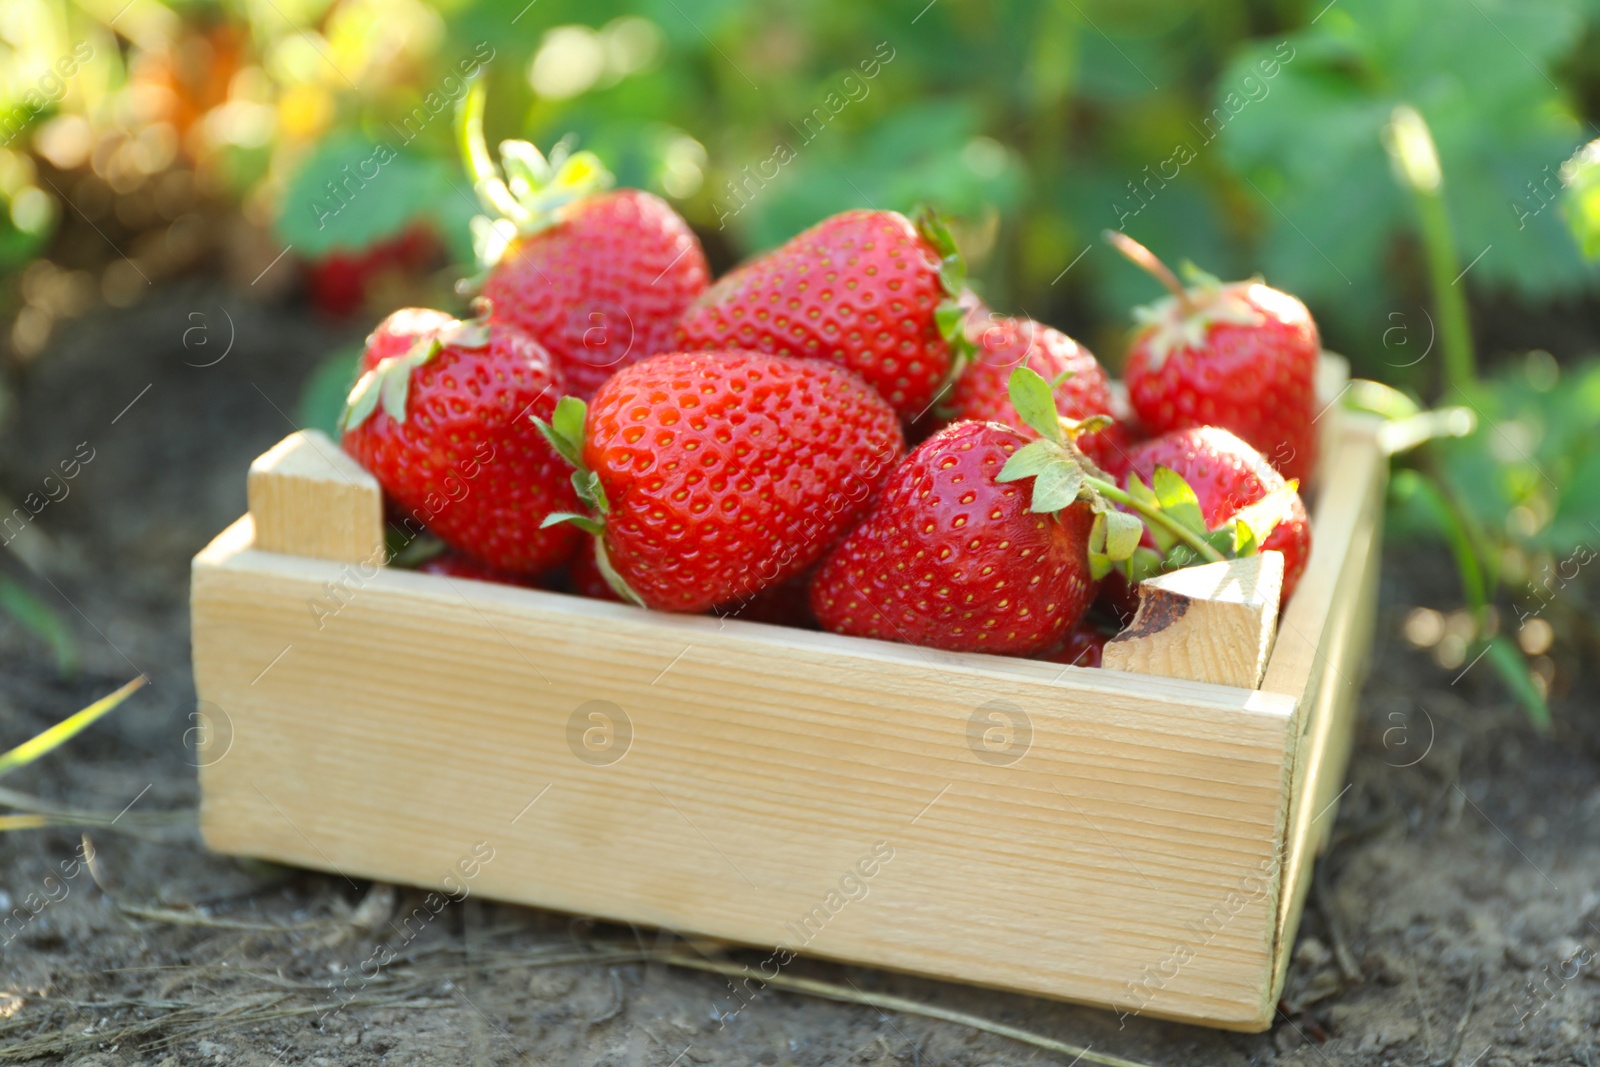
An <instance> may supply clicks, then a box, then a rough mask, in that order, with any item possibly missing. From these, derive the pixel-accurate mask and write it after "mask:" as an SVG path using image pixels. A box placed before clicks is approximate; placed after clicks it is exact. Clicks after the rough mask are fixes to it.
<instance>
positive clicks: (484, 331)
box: [339, 319, 489, 433]
mask: <svg viewBox="0 0 1600 1067" xmlns="http://www.w3.org/2000/svg"><path fill="white" fill-rule="evenodd" d="M488 344H489V324H488V322H487V321H486V320H484V319H467V320H465V321H462V320H457V321H455V322H453V323H451V324H450V325H449V326H446V327H445V328H444V329H442V330H440V331H438V332H437V333H433V334H429V335H428V336H426V337H419V338H418V339H417V341H416V343H414V344H413V345H412V346H411V347H410V348H409V349H407V350H406V351H405V352H403V353H401V354H400V355H396V356H385V357H384V358H383V359H382V360H380V361H379V363H378V365H377V366H376V367H373V368H372V369H371V370H368V371H367V372H366V373H364V374H363V375H361V377H360V378H357V379H356V384H355V385H353V386H352V387H351V388H350V395H349V397H348V398H346V400H345V404H344V412H343V413H342V414H341V415H340V417H339V430H340V432H341V433H348V432H350V431H351V430H353V429H355V428H356V427H357V426H360V425H361V424H362V423H363V422H366V421H367V419H369V418H371V417H372V414H373V412H375V411H377V410H378V408H379V407H380V406H381V407H382V408H383V411H384V413H385V414H386V415H388V416H389V417H390V418H391V419H393V420H394V421H395V422H405V421H406V398H407V397H408V396H409V395H410V393H411V372H412V371H414V370H416V369H417V368H418V367H421V366H424V365H426V364H428V363H430V362H431V361H432V360H433V358H434V357H435V356H437V355H438V354H439V353H440V352H443V351H444V350H445V349H446V348H471V349H477V348H486V347H488Z"/></svg>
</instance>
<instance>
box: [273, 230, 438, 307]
mask: <svg viewBox="0 0 1600 1067" xmlns="http://www.w3.org/2000/svg"><path fill="white" fill-rule="evenodd" d="M442 253H443V246H442V245H441V244H440V243H439V239H438V237H436V236H434V233H433V231H432V230H430V229H429V228H428V227H427V226H425V225H420V224H418V225H413V226H411V227H409V228H408V229H406V230H405V231H404V232H403V233H401V234H399V235H398V236H395V237H391V238H390V239H388V240H386V241H380V242H378V243H377V244H374V245H369V246H368V247H367V248H365V249H361V250H359V251H351V250H348V249H337V250H335V251H332V252H329V253H327V254H326V255H323V256H321V257H319V258H318V259H315V260H312V261H311V262H309V263H307V264H306V266H305V283H306V292H307V295H308V296H309V297H310V299H311V303H312V305H313V306H314V307H316V309H317V310H318V311H321V312H323V313H325V314H328V315H332V316H335V317H337V318H342V317H344V316H345V315H349V314H350V313H352V312H354V311H356V310H358V309H359V308H360V307H361V306H362V304H364V303H366V302H367V301H368V298H369V297H373V296H375V295H376V294H375V293H374V290H375V288H377V286H375V283H377V282H380V281H381V280H383V279H384V278H385V276H386V275H388V274H393V275H398V276H400V277H401V278H402V279H404V278H406V277H415V276H419V275H421V274H422V273H423V272H424V271H426V270H427V269H429V267H430V265H431V264H432V263H433V262H434V261H436V260H438V259H440V258H442ZM386 288H393V286H388V287H386Z"/></svg>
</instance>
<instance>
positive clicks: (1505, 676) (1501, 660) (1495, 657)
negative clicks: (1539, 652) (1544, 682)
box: [1487, 634, 1551, 734]
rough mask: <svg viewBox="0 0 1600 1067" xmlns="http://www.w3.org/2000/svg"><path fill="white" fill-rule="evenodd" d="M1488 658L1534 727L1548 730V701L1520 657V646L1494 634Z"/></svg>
mask: <svg viewBox="0 0 1600 1067" xmlns="http://www.w3.org/2000/svg"><path fill="white" fill-rule="evenodd" d="M1487 655H1488V660H1489V662H1490V663H1492V664H1493V665H1494V669H1495V672H1496V673H1498V674H1499V675H1500V679H1501V681H1503V682H1505V684H1506V688H1508V689H1510V690H1511V692H1512V694H1513V695H1514V696H1515V697H1516V698H1517V700H1518V701H1519V702H1520V703H1521V704H1522V707H1523V709H1524V710H1525V711H1527V713H1528V719H1529V720H1530V721H1531V722H1532V723H1533V726H1534V729H1536V730H1538V731H1539V732H1540V733H1541V734H1545V733H1549V732H1550V724H1551V723H1550V705H1549V704H1548V703H1547V702H1546V701H1545V698H1544V694H1543V693H1541V692H1539V687H1538V686H1537V685H1535V684H1534V681H1533V676H1532V675H1531V674H1530V672H1529V670H1528V661H1527V660H1526V659H1525V658H1524V657H1523V655H1522V650H1521V649H1519V648H1518V647H1517V646H1516V645H1515V644H1513V643H1512V642H1511V641H1510V639H1509V638H1507V637H1506V636H1505V635H1504V634H1501V635H1500V636H1498V637H1494V638H1492V639H1491V640H1490V641H1489V649H1488V653H1487Z"/></svg>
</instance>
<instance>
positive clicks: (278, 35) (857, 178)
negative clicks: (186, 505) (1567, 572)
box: [0, 0, 1600, 386]
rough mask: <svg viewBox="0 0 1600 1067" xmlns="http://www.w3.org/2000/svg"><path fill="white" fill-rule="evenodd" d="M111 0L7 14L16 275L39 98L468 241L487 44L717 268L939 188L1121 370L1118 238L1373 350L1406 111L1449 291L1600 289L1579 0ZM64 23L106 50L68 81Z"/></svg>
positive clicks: (527, 97)
mask: <svg viewBox="0 0 1600 1067" xmlns="http://www.w3.org/2000/svg"><path fill="white" fill-rule="evenodd" d="M119 6H120V5H99V4H95V3H90V2H88V0H80V4H64V5H60V6H49V5H44V4H40V3H37V2H34V0H28V2H23V0H5V2H4V3H0V24H4V25H5V26H7V27H8V28H7V30H6V31H5V32H0V108H4V113H3V116H0V124H4V123H10V124H12V125H17V126H19V127H20V128H21V131H22V132H21V133H19V134H18V135H17V136H16V137H14V138H12V139H11V140H10V141H9V142H8V144H9V147H8V148H6V149H0V196H3V197H5V199H6V203H7V206H8V207H9V211H7V212H0V258H3V259H4V260H6V261H10V262H13V263H15V262H17V261H19V259H20V258H22V257H25V256H27V255H30V254H32V253H33V252H34V251H35V250H37V248H38V247H39V246H40V244H41V242H42V241H43V240H44V239H45V238H46V237H47V235H48V230H49V227H50V225H51V223H52V220H54V219H56V218H58V217H59V215H60V213H61V211H62V205H61V204H60V203H59V202H58V200H57V198H56V197H55V196H54V195H53V194H52V190H51V189H50V188H49V186H48V185H47V184H46V183H45V182H44V181H42V180H41V176H40V175H38V174H36V173H35V169H36V168H35V167H34V165H33V163H32V162H31V161H30V159H29V155H28V153H27V152H25V151H19V150H18V146H19V145H22V144H24V143H25V142H26V140H27V137H26V136H23V134H27V133H29V132H32V133H42V132H44V131H45V130H46V127H48V126H49V125H50V124H51V122H52V121H53V120H54V119H56V118H57V117H60V116H62V115H70V116H76V117H87V118H88V119H89V120H90V122H91V123H99V124H105V123H108V122H115V121H121V122H123V123H124V125H128V124H129V123H130V121H131V120H132V118H135V117H137V118H138V119H139V120H140V121H141V122H142V123H143V124H144V125H145V126H150V125H152V124H157V125H159V124H160V123H162V122H165V123H166V124H167V125H169V126H170V127H171V128H172V130H173V132H174V137H175V143H176V145H177V150H178V151H179V152H180V153H182V154H184V155H187V156H192V157H193V158H194V159H195V160H196V162H197V165H198V167H199V168H200V169H201V170H202V171H204V173H205V174H206V175H207V177H208V179H209V183H208V184H209V186H210V187H212V188H221V189H226V190H228V191H230V193H231V195H233V196H236V197H238V198H240V199H241V200H243V202H244V203H245V206H246V207H247V209H250V210H252V211H254V212H255V214H256V215H257V216H263V215H264V216H265V217H270V218H271V219H273V220H275V225H276V228H277V229H278V231H279V233H280V235H281V236H282V237H283V238H284V240H286V241H287V242H289V243H292V244H294V245H295V246H296V248H297V250H298V251H299V253H300V254H302V255H305V256H313V257H314V256H316V255H320V254H323V253H325V252H328V251H331V250H334V249H336V248H352V249H358V248H360V247H363V246H365V245H368V244H370V243H372V242H374V241H377V240H381V239H382V238H384V237H388V236H393V235H395V234H398V233H399V232H401V231H402V230H403V229H404V228H405V226H406V225H407V223H409V222H412V221H415V220H418V219H423V220H429V221H431V222H432V223H433V224H434V225H435V226H436V228H438V229H439V230H440V231H441V236H442V237H444V239H445V240H446V242H447V244H448V246H449V247H450V248H451V249H452V251H453V252H454V253H455V254H456V255H457V256H464V253H465V249H466V245H465V240H464V233H463V231H462V229H461V222H462V220H463V219H464V218H465V217H466V216H468V215H470V214H471V213H472V211H473V210H474V204H473V197H472V195H471V190H470V189H469V188H468V187H467V185H466V182H465V180H464V178H463V176H462V174H461V172H460V169H459V166H458V164H457V163H456V160H455V158H454V148H453V144H452V138H451V129H450V127H451V122H452V119H453V115H452V112H453V109H454V103H455V101H456V100H458V99H459V98H460V95H461V92H462V91H463V88H462V82H461V73H462V71H463V70H464V69H466V68H467V67H468V66H470V67H474V68H475V67H476V66H477V65H479V64H480V63H481V62H482V61H483V60H485V59H488V60H490V62H489V78H490V81H491V86H492V92H491V98H490V99H491V106H490V114H489V132H490V134H491V140H496V139H499V138H500V137H509V136H514V135H515V136H528V137H531V138H532V139H534V140H536V141H537V142H539V143H541V144H544V145H548V144H550V143H551V142H553V141H555V140H557V139H559V138H560V137H562V136H566V135H568V134H572V135H574V136H575V137H576V138H577V139H578V140H579V142H580V143H581V144H582V145H583V146H584V147H587V148H590V149H593V150H594V151H596V152H597V153H599V154H600V155H601V156H602V158H604V159H605V160H606V161H607V162H608V163H609V164H610V165H611V166H612V168H613V169H614V170H615V171H616V172H617V174H618V176H619V178H620V180H621V181H622V182H623V183H625V184H633V185H639V186H643V187H646V188H650V189H653V190H655V191H658V192H660V193H662V194H663V195H665V196H667V197H669V198H670V199H672V200H673V201H674V202H675V203H676V204H677V205H678V206H679V208H680V209H681V210H682V211H683V212H684V213H685V214H686V215H687V216H688V217H689V219H690V220H691V221H692V222H693V223H694V224H695V225H696V226H697V227H698V228H699V229H700V230H701V231H702V232H703V233H704V234H706V235H707V238H708V243H709V244H710V246H711V251H712V254H713V258H714V259H715V260H716V261H717V262H719V263H721V264H724V265H725V264H727V263H728V262H730V261H731V260H733V259H734V258H737V257H739V256H742V255H744V254H747V253H749V252H752V251H755V250H759V249H761V248H765V247H769V246H771V245H773V244H775V243H777V242H779V241H781V240H783V239H784V238H786V237H788V236H789V235H791V234H793V233H795V232H797V231H798V230H799V229H801V228H803V227H805V226H807V225H809V224H810V223H812V222H815V221H816V220H817V219H819V218H821V217H822V216H824V215H827V214H829V213H832V212H835V211H839V210H842V209H845V208H848V207H852V206H859V205H876V206H879V207H893V208H900V209H907V208H910V207H911V206H913V205H914V204H916V203H918V202H921V201H930V202H933V203H935V204H937V205H938V206H940V207H941V208H943V209H944V210H946V211H948V212H952V213H954V214H957V215H959V216H961V217H963V218H964V220H965V224H964V226H963V228H962V231H961V233H960V234H959V237H960V238H961V240H962V242H963V245H964V247H965V248H966V249H967V251H968V253H969V255H970V257H971V258H972V260H973V262H974V266H975V271H974V273H975V276H976V277H977V279H978V280H979V283H980V284H981V285H982V287H983V290H984V293H985V295H986V297H987V298H988V299H989V300H990V301H991V302H992V303H994V304H995V305H996V306H999V307H1005V308H1020V309H1026V310H1028V311H1030V312H1032V313H1033V314H1034V315H1036V316H1039V317H1043V318H1047V319H1052V320H1054V321H1056V322H1058V323H1059V324H1061V325H1064V326H1066V327H1068V328H1069V329H1073V330H1075V331H1077V332H1079V333H1081V334H1083V335H1085V337H1086V339H1087V340H1089V341H1090V342H1091V343H1093V344H1096V345H1098V346H1100V347H1103V348H1106V349H1107V350H1108V351H1107V354H1108V355H1110V356H1111V357H1112V358H1113V360H1114V359H1115V356H1116V351H1115V349H1116V347H1117V344H1116V342H1117V339H1118V338H1119V337H1120V332H1121V329H1122V328H1123V326H1124V325H1125V324H1126V323H1127V321H1128V320H1127V309H1128V307H1129V305H1130V304H1132V303H1135V302H1139V301H1142V300H1145V299H1148V298H1150V297H1152V296H1154V295H1155V294H1154V292H1153V290H1152V288H1151V286H1150V283H1149V282H1148V280H1147V279H1145V278H1143V277H1142V276H1141V275H1139V274H1138V273H1137V272H1136V271H1135V270H1134V269H1133V268H1132V267H1130V266H1129V265H1127V264H1125V263H1123V262H1121V261H1120V260H1119V258H1118V257H1116V256H1114V255H1111V254H1109V251H1108V250H1107V249H1105V248H1104V247H1102V246H1101V245H1100V244H1099V243H1098V241H1097V234H1098V233H1099V232H1100V231H1101V230H1102V229H1104V228H1106V227H1116V226H1122V227H1125V228H1126V229H1127V230H1128V232H1130V233H1131V234H1133V235H1134V236H1135V237H1137V238H1139V239H1140V240H1142V241H1144V242H1145V243H1146V244H1148V245H1150V246H1151V247H1152V248H1154V249H1155V250H1156V251H1157V252H1158V253H1160V254H1162V255H1164V256H1165V257H1167V258H1168V259H1171V260H1174V261H1177V260H1181V259H1185V258H1188V259H1192V260H1194V261H1195V262H1197V263H1200V264H1201V265H1203V266H1207V267H1209V268H1211V269H1213V270H1214V271H1217V272H1220V273H1223V274H1228V275H1235V276H1240V275H1245V274H1249V273H1252V272H1256V271H1260V272H1262V273H1264V274H1265V275H1266V277H1267V278H1268V280H1269V281H1271V282H1274V283H1275V284H1278V285H1280V286H1282V287H1284V288H1287V289H1289V290H1291V291H1294V292H1296V293H1297V294H1299V295H1301V296H1302V297H1303V298H1305V299H1306V300H1307V301H1308V303H1310V304H1311V306H1312V309H1313V311H1314V312H1315V313H1316V315H1317V317H1318V320H1319V322H1321V323H1322V324H1323V326H1324V332H1325V333H1326V335H1327V337H1328V340H1329V342H1330V344H1331V345H1332V346H1333V347H1336V348H1339V349H1341V350H1344V351H1348V352H1349V353H1350V354H1351V355H1352V358H1353V359H1354V361H1355V363H1356V365H1357V367H1358V369H1361V370H1363V371H1366V372H1368V373H1377V372H1379V371H1380V370H1383V367H1382V365H1381V363H1380V362H1378V361H1377V358H1376V353H1377V352H1378V350H1379V348H1380V338H1381V336H1382V335H1383V332H1384V330H1385V329H1386V328H1387V327H1388V325H1389V322H1388V319H1387V315H1388V314H1389V313H1390V312H1391V311H1393V310H1395V309H1396V308H1397V307H1415V306H1416V304H1417V303H1419V302H1420V299H1421V296H1422V294H1423V292H1424V289H1423V282H1422V279H1423V277H1424V271H1423V269H1422V266H1421V264H1420V262H1419V254H1418V250H1417V240H1416V236H1415V233H1416V224H1415V220H1414V219H1413V217H1412V213H1411V211H1410V210H1409V209H1408V205H1407V202H1406V196H1405V194H1404V193H1403V191H1402V190H1400V189H1397V188H1396V186H1395V183H1394V182H1393V180H1392V179H1391V177H1390V174H1389V163H1388V160H1387V159H1386V157H1385V154H1384V151H1383V148H1382V145H1381V143H1380V131H1381V129H1382V127H1383V125H1384V123H1385V122H1386V121H1387V120H1388V117H1389V115H1390V113H1391V111H1392V110H1393V108H1394V106H1395V105H1396V104H1397V103H1402V102H1403V103H1409V104H1411V105H1414V106H1415V107H1416V108H1417V109H1418V110H1419V111H1420V112H1421V113H1422V115H1423V116H1424V117H1425V118H1426V119H1427V121H1428V123H1429V125H1430V126H1431V127H1432V129H1433V131H1434V134H1435V137H1436V139H1437V142H1438V145H1439V153H1440V156H1441V159H1442V161H1443V164H1444V168H1445V170H1446V172H1447V173H1449V174H1450V175H1451V183H1450V186H1449V188H1448V190H1447V192H1446V200H1447V208H1448V212H1449V217H1450V220H1451V223H1452V226H1453V229H1454V231H1455V233H1456V235H1457V241H1458V245H1459V248H1460V250H1461V252H1462V255H1463V256H1464V257H1466V258H1471V257H1474V256H1478V255H1479V254H1480V252H1481V253H1482V258H1481V260H1475V261H1474V263H1473V266H1472V271H1471V275H1470V283H1469V284H1471V285H1472V286H1474V287H1475V288H1476V289H1477V290H1478V291H1481V292H1485V293H1494V294H1500V293H1508V294H1511V295H1512V296H1514V297H1515V298H1516V299H1518V300H1520V301H1521V302H1523V303H1524V304H1526V305H1529V306H1532V307H1537V306H1539V305H1541V304H1543V303H1545V302H1548V301H1550V300H1553V299H1559V298H1564V297H1568V296H1571V295H1574V294H1577V293H1581V292H1585V291H1592V290H1593V288H1594V285H1595V282H1596V274H1595V269H1594V267H1593V265H1592V264H1591V263H1589V262H1588V261H1586V260H1585V259H1584V258H1583V256H1582V255H1581V253H1580V245H1579V242H1578V241H1574V239H1573V234H1572V228H1573V227H1574V226H1575V225H1578V224H1579V222H1580V220H1581V219H1583V218H1588V219H1589V220H1590V221H1589V222H1588V223H1587V224H1586V225H1588V227H1589V230H1588V232H1589V233H1591V234H1592V233H1593V232H1594V224H1593V218H1594V217H1595V216H1596V214H1597V212H1596V210H1595V209H1594V207H1593V203H1594V199H1593V197H1592V196H1590V197H1589V199H1587V200H1584V199H1581V198H1580V197H1578V196H1577V195H1576V194H1571V193H1569V195H1565V196H1563V195H1559V194H1562V192H1563V190H1564V188H1565V183H1568V182H1570V181H1572V179H1573V176H1574V175H1575V174H1577V170H1576V168H1575V167H1574V166H1569V167H1568V168H1567V169H1566V171H1563V163H1564V161H1566V160H1568V159H1569V157H1572V156H1573V155H1574V153H1575V152H1576V151H1577V150H1578V149H1579V148H1580V147H1581V145H1582V143H1583V142H1584V141H1586V140H1588V139H1589V138H1590V136H1592V134H1593V132H1594V130H1595V128H1594V127H1592V126H1589V125H1587V119H1586V116H1585V114H1584V109H1585V106H1586V102H1588V101H1593V100H1595V99H1597V98H1600V70H1597V67H1600V63H1597V61H1596V59H1595V54H1596V50H1595V49H1594V48H1592V47H1590V45H1591V44H1592V42H1594V41H1595V40H1597V39H1600V5H1597V4H1595V3H1594V2H1593V0H1541V2H1540V3H1537V4H1529V3H1517V2H1514V0H1469V2H1468V3H1467V4H1466V5H1465V6H1463V5H1461V4H1460V3H1459V2H1457V0H1406V2H1404V3H1385V2H1383V0H1334V2H1332V3H1328V2H1327V0H1311V2H1309V3H1303V2H1295V0H1231V2H1227V3H1217V4H1204V5H1201V4H1190V3H1181V2H1177V0H1135V2H1132V3H1112V2H1111V0H1062V2H1058V3H1043V2H1019V0H1010V2H1002V3H996V4H983V5H979V4H973V3H963V2H958V0H936V2H934V3H931V4H930V3H926V2H925V0H910V2H906V3H894V4H859V3H848V2H844V0H817V2H812V3H801V2H798V0H780V2H777V3H764V4H752V3H739V2H736V0H638V2H635V3H621V2H616V0H582V2H580V0H537V2H534V3H529V2H528V0H438V2H437V3H434V4H431V5H430V4H426V3H423V2H421V0H335V2H330V0H294V2H282V3H273V4H265V5H244V6H235V5H232V4H222V5H213V4H209V3H188V4H184V5H181V6H179V7H174V8H169V7H163V6H161V5H160V4H157V3H154V2H151V3H148V4H146V3H141V4H139V5H135V7H136V8H138V10H132V9H129V10H127V11H125V12H123V13H122V14H120V15H117V13H116V12H115V11H114V10H113V9H114V8H115V7H119ZM112 16H117V21H116V25H115V26H114V27H113V26H110V25H109V22H110V20H111V18H112ZM79 41H82V42H85V44H84V45H83V46H82V47H83V48H88V49H90V50H91V51H92V52H93V53H94V57H95V58H94V60H93V61H92V62H89V63H85V64H82V65H81V69H79V70H77V71H75V73H74V75H73V76H72V77H70V78H66V79H61V80H60V82H59V90H58V88H57V82H56V81H54V80H51V79H52V73H51V72H52V70H53V69H54V67H55V65H56V64H58V63H59V62H60V61H61V59H62V57H63V56H70V55H71V54H72V53H73V49H74V47H75V46H76V44H75V43H76V42H79ZM196 56H201V59H196ZM196 64H200V65H201V66H202V67H204V69H203V70H200V71H199V72H198V73H197V72H196V70H195V69H194V68H195V66H196ZM41 84H43V85H44V86H45V88H46V90H47V91H45V92H43V93H42V94H41V92H40V86H41ZM30 94H32V95H30ZM34 105H38V106H37V107H35V106H34ZM132 113H137V115H134V114H132ZM55 132H56V133H57V134H59V133H61V132H62V131H59V130H58V131H55ZM55 140H56V141H61V140H63V138H62V137H60V136H57V137H55ZM379 146H383V147H384V148H386V149H387V150H390V151H392V152H393V154H394V158H393V159H392V161H390V162H387V163H385V164H384V165H383V166H382V167H381V169H380V168H373V171H374V172H375V175H376V176H374V177H372V178H370V180H368V181H367V182H366V184H367V185H370V186H371V188H370V189H367V188H363V187H362V183H360V182H357V183H354V184H352V183H350V182H349V181H348V178H347V176H348V174H349V173H350V172H349V171H346V170H345V168H346V167H354V166H356V165H358V164H360V163H361V162H362V161H365V160H369V159H370V158H371V155H372V153H373V151H375V150H377V149H378V148H379ZM159 147H160V146H157V148H158V149H159ZM97 166H98V164H97ZM44 177H47V175H46V176H44ZM330 181H331V182H334V183H335V184H337V185H342V186H343V187H344V188H346V189H351V190H354V192H353V195H349V196H348V197H347V199H348V204H349V206H348V207H347V208H345V209H343V210H338V211H330V210H329V209H330V208H332V207H334V206H336V203H337V202H336V201H332V200H329V192H328V183H329V182H330ZM1585 204H1588V205H1589V207H1587V208H1585V207H1584V205H1585ZM1585 212H1587V214H1585ZM1579 236H1580V239H1582V234H1581V233H1580V235H1579ZM1086 250H1087V251H1086ZM1080 254H1081V255H1082V258H1081V259H1080V258H1079V256H1080ZM1069 266H1070V270H1069V269H1068V268H1069ZM1430 372H1431V365H1429V364H1423V365H1421V366H1419V367H1417V368H1415V369H1412V370H1410V371H1409V372H1408V374H1407V375H1403V376H1405V377H1408V378H1409V380H1411V381H1413V382H1415V383H1416V384H1419V385H1424V386H1426V385H1428V384H1429V379H1428V377H1427V375H1428V374H1429V373H1430ZM1391 376H1393V374H1392V372H1391Z"/></svg>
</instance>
